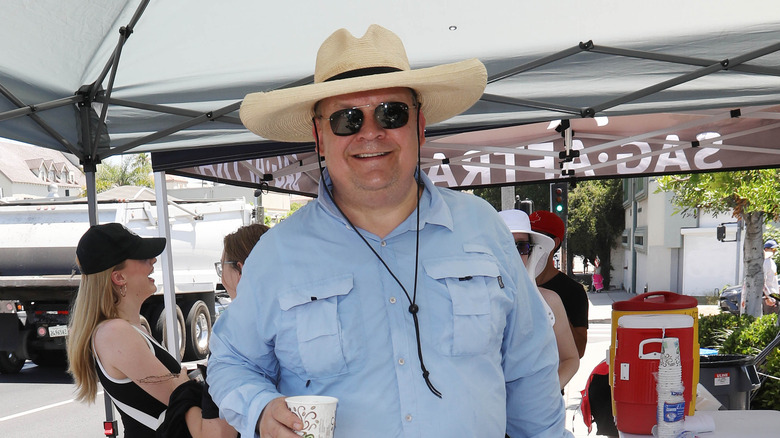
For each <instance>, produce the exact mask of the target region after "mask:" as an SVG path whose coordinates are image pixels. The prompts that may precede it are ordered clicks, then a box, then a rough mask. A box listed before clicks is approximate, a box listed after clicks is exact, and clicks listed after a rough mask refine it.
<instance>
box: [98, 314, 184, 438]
mask: <svg viewBox="0 0 780 438" xmlns="http://www.w3.org/2000/svg"><path fill="white" fill-rule="evenodd" d="M133 328H135V329H136V330H137V331H138V332H139V333H140V334H141V335H142V336H143V337H144V339H145V340H146V343H147V344H148V345H149V349H150V350H152V352H153V353H154V355H155V357H157V359H158V360H159V361H160V362H162V364H163V365H165V367H166V368H168V371H170V372H171V373H173V374H179V372H180V371H181V365H180V364H179V362H177V361H176V359H175V358H174V357H173V356H171V354H170V353H168V352H167V351H166V350H165V349H164V348H163V347H162V346H161V345H160V344H158V343H157V341H155V340H154V339H153V338H152V337H150V336H149V335H147V334H146V333H145V332H144V331H143V330H140V329H139V328H137V327H135V326H134V327H133ZM93 350H94V344H93ZM95 364H96V366H95V368H96V369H97V374H98V378H99V379H100V384H101V385H103V389H104V390H105V391H106V393H107V394H108V395H109V396H110V397H111V400H113V402H114V405H116V407H117V409H119V413H120V415H121V416H122V424H123V425H124V427H125V431H124V437H125V438H147V437H149V438H154V437H155V431H156V430H157V427H159V426H160V424H162V422H163V420H164V419H165V410H166V409H167V406H166V405H165V404H163V403H161V402H160V401H159V400H157V399H156V398H154V397H152V396H151V395H150V394H149V393H147V392H146V391H144V390H143V389H142V388H141V387H140V386H138V385H137V384H136V383H135V382H133V381H132V380H131V379H129V378H124V379H115V378H113V377H111V376H109V375H108V374H107V373H106V371H105V370H104V369H103V364H101V363H100V359H99V358H98V357H97V355H95Z"/></svg>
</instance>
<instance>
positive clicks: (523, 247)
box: [515, 242, 531, 255]
mask: <svg viewBox="0 0 780 438" xmlns="http://www.w3.org/2000/svg"><path fill="white" fill-rule="evenodd" d="M515 246H517V252H519V253H520V255H530V254H531V242H516V243H515Z"/></svg>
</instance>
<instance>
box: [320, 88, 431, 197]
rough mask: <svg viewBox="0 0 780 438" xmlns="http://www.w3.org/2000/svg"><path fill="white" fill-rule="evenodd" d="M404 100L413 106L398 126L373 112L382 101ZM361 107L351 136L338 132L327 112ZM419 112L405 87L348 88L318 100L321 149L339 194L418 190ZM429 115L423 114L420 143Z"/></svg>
mask: <svg viewBox="0 0 780 438" xmlns="http://www.w3.org/2000/svg"><path fill="white" fill-rule="evenodd" d="M387 102H403V103H405V104H407V105H408V106H409V121H408V122H407V124H406V125H405V126H403V127H400V128H395V129H386V128H382V127H381V126H380V125H379V124H378V123H377V121H376V119H375V118H374V109H375V108H376V106H377V105H378V104H380V103H387ZM353 107H360V108H359V109H360V110H361V111H362V112H363V115H364V117H363V124H362V126H361V128H360V131H358V132H357V133H355V134H353V135H349V136H338V135H335V134H334V133H333V131H332V129H331V126H330V121H329V120H328V118H329V117H330V116H331V114H333V113H334V112H336V111H338V110H342V109H346V108H353ZM416 113H417V109H416V108H415V107H413V106H412V94H411V91H410V90H409V89H407V88H387V89H382V90H371V91H365V92H359V93H352V94H345V95H341V96H335V97H331V98H328V99H324V100H322V101H321V102H320V103H319V105H318V106H317V115H318V116H320V117H317V119H316V125H315V128H314V135H315V136H319V142H320V153H321V155H322V156H324V157H325V165H326V166H327V167H328V172H329V174H330V177H331V180H332V181H333V187H334V189H335V190H334V192H336V193H340V195H341V196H361V195H382V196H386V195H392V194H398V195H400V196H403V194H405V193H408V192H407V191H409V190H414V189H415V187H416V184H415V182H414V169H415V168H416V166H417V142H418V140H417V137H416V135H417V134H416V120H415V118H416ZM424 129H425V118H424V117H423V116H422V114H420V132H421V134H420V139H419V142H420V145H422V144H423V143H424V141H425V137H424V134H422V132H423V131H424Z"/></svg>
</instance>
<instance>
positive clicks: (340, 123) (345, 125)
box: [329, 102, 409, 136]
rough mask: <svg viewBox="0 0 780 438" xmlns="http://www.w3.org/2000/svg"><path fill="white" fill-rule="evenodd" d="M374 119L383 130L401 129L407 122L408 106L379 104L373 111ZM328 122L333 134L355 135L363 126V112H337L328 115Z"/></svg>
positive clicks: (353, 109) (346, 110) (358, 110)
mask: <svg viewBox="0 0 780 438" xmlns="http://www.w3.org/2000/svg"><path fill="white" fill-rule="evenodd" d="M374 119H376V122H377V123H378V124H379V126H381V127H382V128H383V129H397V128H401V127H403V126H406V124H407V123H408V122H409V105H407V104H405V103H403V102H387V103H380V104H379V105H378V106H377V107H376V108H375V109H374ZM329 120H330V129H331V130H332V131H333V133H334V134H336V135H340V136H347V135H353V134H357V132H358V131H360V128H361V127H362V126H363V111H362V110H361V109H360V108H347V109H343V110H338V111H336V112H335V113H333V114H331V115H330V118H329Z"/></svg>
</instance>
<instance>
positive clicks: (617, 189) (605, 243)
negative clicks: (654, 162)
mask: <svg viewBox="0 0 780 438" xmlns="http://www.w3.org/2000/svg"><path fill="white" fill-rule="evenodd" d="M568 211H569V214H568V217H567V222H568V223H567V224H566V229H567V232H566V234H567V239H568V241H567V250H568V254H569V256H568V258H569V260H568V264H567V266H572V264H571V263H572V259H573V257H574V255H579V256H582V257H585V258H587V259H588V260H590V261H591V262H592V261H593V260H595V259H596V257H597V256H598V258H599V260H600V261H601V275H602V276H603V277H604V287H606V288H608V287H609V284H610V283H611V277H612V275H611V271H612V265H611V253H612V248H613V247H614V246H615V243H616V242H617V239H618V237H619V236H620V235H621V234H622V233H623V230H624V229H625V211H624V209H623V182H622V180H620V179H608V180H591V181H581V182H578V183H577V185H576V186H575V187H574V188H572V187H569V206H568Z"/></svg>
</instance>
